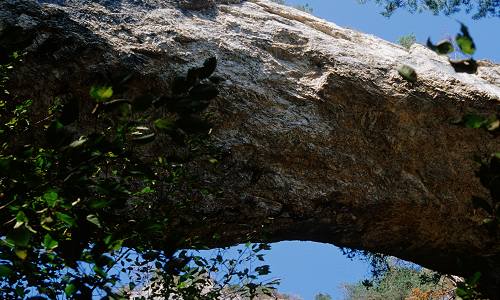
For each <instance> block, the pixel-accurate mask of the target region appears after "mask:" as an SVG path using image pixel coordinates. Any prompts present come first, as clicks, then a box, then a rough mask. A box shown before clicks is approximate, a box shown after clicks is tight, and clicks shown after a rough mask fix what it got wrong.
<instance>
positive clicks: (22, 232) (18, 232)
mask: <svg viewBox="0 0 500 300" xmlns="http://www.w3.org/2000/svg"><path fill="white" fill-rule="evenodd" d="M31 236H32V233H31V232H30V231H29V230H28V229H27V228H26V227H24V226H23V227H21V228H17V229H14V230H13V231H11V232H10V233H9V234H8V235H7V239H8V240H9V241H11V242H12V244H14V245H16V246H18V247H27V246H28V245H29V242H30V240H31Z"/></svg>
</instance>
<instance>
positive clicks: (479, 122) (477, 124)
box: [464, 114, 486, 129]
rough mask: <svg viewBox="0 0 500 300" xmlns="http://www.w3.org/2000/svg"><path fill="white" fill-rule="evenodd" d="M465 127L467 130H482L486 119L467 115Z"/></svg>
mask: <svg viewBox="0 0 500 300" xmlns="http://www.w3.org/2000/svg"><path fill="white" fill-rule="evenodd" d="M464 122H465V127H467V128H475V129H477V128H481V126H483V125H484V124H485V122H486V119H485V118H484V117H481V116H478V115H476V114H467V115H465V116H464Z"/></svg>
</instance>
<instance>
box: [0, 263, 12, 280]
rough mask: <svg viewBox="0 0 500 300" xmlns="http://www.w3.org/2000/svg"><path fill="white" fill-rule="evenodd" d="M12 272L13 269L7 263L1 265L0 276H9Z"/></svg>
mask: <svg viewBox="0 0 500 300" xmlns="http://www.w3.org/2000/svg"><path fill="white" fill-rule="evenodd" d="M10 274H12V270H11V269H10V267H9V266H7V265H0V277H8V276H9V275H10Z"/></svg>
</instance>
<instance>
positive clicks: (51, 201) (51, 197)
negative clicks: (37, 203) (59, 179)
mask: <svg viewBox="0 0 500 300" xmlns="http://www.w3.org/2000/svg"><path fill="white" fill-rule="evenodd" d="M42 198H43V200H45V202H47V204H48V205H49V207H54V206H56V203H57V199H58V198H59V195H58V194H57V192H56V191H54V190H50V191H47V192H45V194H43V196H42Z"/></svg>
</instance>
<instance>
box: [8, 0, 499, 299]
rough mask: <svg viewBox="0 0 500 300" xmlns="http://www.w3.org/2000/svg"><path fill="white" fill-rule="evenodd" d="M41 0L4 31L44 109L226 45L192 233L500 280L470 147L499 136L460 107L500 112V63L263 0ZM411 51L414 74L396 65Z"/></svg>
mask: <svg viewBox="0 0 500 300" xmlns="http://www.w3.org/2000/svg"><path fill="white" fill-rule="evenodd" d="M42 2H44V3H43V4H40V5H37V4H36V3H35V2H30V1H25V0H23V1H18V0H5V1H2V2H1V3H0V42H1V43H0V44H1V45H4V47H6V48H7V50H12V49H16V48H21V47H27V50H28V56H27V58H26V64H25V65H24V66H23V67H22V68H21V69H20V70H19V73H18V74H17V75H16V78H15V79H16V80H17V82H18V85H19V87H22V86H23V84H24V86H25V87H27V86H28V87H29V88H25V89H21V88H20V89H19V93H21V95H22V96H30V97H33V98H36V102H35V105H37V106H38V107H44V106H46V105H47V103H50V101H51V99H52V98H53V97H55V96H57V97H60V98H62V99H68V98H71V97H75V96H81V97H85V96H86V95H87V91H88V86H89V85H90V84H92V83H93V82H95V80H97V79H99V78H107V79H109V78H112V77H113V75H114V74H123V73H127V72H134V74H137V77H136V78H139V79H137V80H135V81H132V83H131V84H132V86H133V88H132V89H130V90H129V91H127V92H126V93H125V94H124V95H123V97H129V98H131V99H132V98H133V97H134V96H135V95H139V94H141V93H145V92H162V91H168V90H169V88H170V85H171V81H172V78H173V76H174V75H175V74H178V73H184V72H186V70H187V69H188V68H189V67H190V66H194V65H197V64H199V61H203V59H205V58H207V57H212V56H216V57H217V58H218V61H219V64H218V68H217V71H216V74H217V75H218V76H220V77H222V78H224V79H225V81H224V82H223V83H222V84H221V91H220V96H219V97H218V98H217V99H216V101H215V102H214V103H213V104H212V105H211V107H210V108H209V110H210V111H211V113H212V114H213V115H214V116H215V119H216V120H217V122H216V124H215V127H214V129H213V131H212V141H213V142H214V143H215V144H217V145H218V146H220V147H221V149H222V151H223V152H224V153H225V156H224V158H223V159H222V161H221V165H220V169H219V170H218V172H217V173H210V172H209V171H206V172H201V173H202V174H203V176H204V179H205V180H206V181H208V182H211V183H213V184H217V186H220V187H221V189H222V190H223V191H224V193H223V194H222V196H220V197H218V198H216V199H214V198H206V199H202V200H200V202H197V204H196V207H195V208H193V209H195V210H196V211H197V213H198V215H202V218H200V219H202V220H203V221H200V224H198V225H197V226H194V225H193V226H188V227H183V228H182V229H181V230H182V231H183V234H185V235H192V236H195V235H196V236H201V237H210V236H212V234H213V233H214V232H221V230H222V231H223V232H222V233H223V234H222V239H220V240H217V241H212V240H210V238H206V240H205V242H206V243H208V244H210V245H213V246H217V245H220V244H230V243H236V242H241V241H244V240H245V239H247V238H248V237H252V238H255V239H265V240H268V241H278V240H287V239H288V240H289V239H300V240H313V241H320V242H327V243H334V244H336V245H339V246H348V247H354V248H363V249H367V250H371V251H377V252H383V253H387V254H391V255H395V256H398V257H401V258H404V259H408V260H412V261H414V262H417V263H420V264H423V265H425V266H427V267H430V268H433V269H437V270H440V271H443V272H451V273H455V274H460V275H467V272H470V271H476V270H481V271H482V272H483V274H485V275H484V278H486V279H487V280H489V282H490V283H491V284H490V294H491V295H494V294H495V293H496V291H498V290H495V289H498V286H500V275H499V274H500V272H499V271H500V240H499V239H498V236H497V235H491V234H490V233H488V232H487V231H486V230H484V229H483V228H482V227H480V226H479V224H480V222H481V220H482V219H483V217H484V215H483V212H481V211H476V210H474V209H473V208H472V206H471V202H470V199H471V197H472V195H485V194H486V191H485V190H483V189H482V187H481V185H480V184H479V182H478V180H476V179H475V178H474V171H475V170H477V165H476V164H475V163H474V162H473V160H472V158H473V156H474V155H476V154H480V155H487V154H489V153H491V152H493V151H496V150H498V149H500V141H499V140H498V139H493V138H492V137H491V136H490V135H489V134H488V133H486V132H483V131H479V130H473V129H464V128H462V127H460V126H456V125H453V124H451V122H450V120H452V119H454V118H456V117H459V116H461V115H463V114H464V113H466V112H468V111H477V112H480V113H484V112H497V113H498V112H499V111H500V110H499V105H498V104H499V101H500V66H498V65H496V64H492V63H488V62H481V63H480V67H479V70H478V73H477V74H466V73H456V72H455V71H454V70H453V68H452V67H451V66H450V64H449V63H448V61H447V58H445V57H442V56H438V55H437V54H435V53H433V52H432V51H430V50H428V49H426V48H425V47H423V46H421V45H418V44H416V45H414V46H412V48H411V49H410V50H406V49H404V48H402V47H400V46H397V45H394V44H391V43H389V42H386V41H384V40H381V39H379V38H377V37H374V36H371V35H366V34H362V33H359V32H356V31H353V30H349V29H344V28H341V27H338V26H336V25H334V24H332V23H328V22H326V21H323V20H321V19H318V18H315V17H313V16H311V15H309V14H306V13H304V12H301V11H298V10H295V9H293V8H287V7H283V6H279V5H276V4H274V3H271V2H269V1H265V0H251V1H239V0H238V1H222V0H218V1H213V0H207V1H201V0H197V1H194V0H191V1H188V0H179V1H174V0H170V1H168V0H163V1H160V0H135V1H134V0H123V1H112V0H108V1H106V0H101V1H83V0H81V1H78V0H67V1H64V0H53V1H42ZM49 2H50V3H49ZM5 45H6V46H5ZM402 64H406V65H409V66H411V67H413V68H414V69H415V70H416V72H417V75H418V79H417V82H415V83H411V82H408V81H406V80H404V79H403V78H401V76H399V74H398V71H397V69H398V67H399V66H400V65H402ZM89 105H90V104H88V103H82V104H81V106H82V107H86V106H89ZM85 121H86V120H85V118H84V117H81V119H80V122H82V123H85ZM155 145H156V147H153V148H152V149H151V151H153V152H154V151H156V152H154V153H155V154H161V148H162V147H161V141H156V144H155ZM154 213H155V212H151V214H154ZM263 233H264V234H263ZM496 294H497V295H498V294H500V292H498V293H496Z"/></svg>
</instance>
